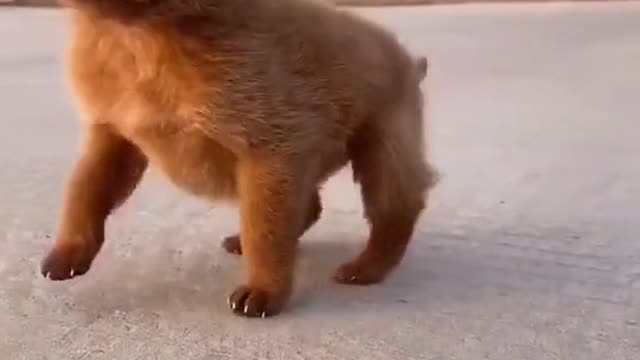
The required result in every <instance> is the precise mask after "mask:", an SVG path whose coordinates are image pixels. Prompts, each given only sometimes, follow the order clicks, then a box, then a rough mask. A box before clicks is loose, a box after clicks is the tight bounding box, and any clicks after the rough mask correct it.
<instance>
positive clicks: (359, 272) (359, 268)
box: [333, 260, 388, 285]
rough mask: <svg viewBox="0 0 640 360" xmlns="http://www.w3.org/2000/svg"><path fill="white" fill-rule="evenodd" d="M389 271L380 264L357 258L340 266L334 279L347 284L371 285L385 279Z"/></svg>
mask: <svg viewBox="0 0 640 360" xmlns="http://www.w3.org/2000/svg"><path fill="white" fill-rule="evenodd" d="M387 272H388V271H387V269H386V268H384V267H382V266H379V265H378V264H375V263H371V262H366V261H358V260H356V261H353V262H350V263H346V264H344V265H342V266H340V267H339V268H338V270H336V272H335V274H334V276H333V279H334V280H335V281H336V282H338V283H341V284H346V285H371V284H377V283H379V282H381V281H383V280H384V278H385V276H386V274H387Z"/></svg>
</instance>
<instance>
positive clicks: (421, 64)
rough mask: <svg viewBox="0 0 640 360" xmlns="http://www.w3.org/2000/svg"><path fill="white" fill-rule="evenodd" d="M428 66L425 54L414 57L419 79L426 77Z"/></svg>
mask: <svg viewBox="0 0 640 360" xmlns="http://www.w3.org/2000/svg"><path fill="white" fill-rule="evenodd" d="M428 68H429V62H428V61H427V57H426V56H419V57H418V58H417V59H416V73H417V74H418V79H419V81H422V80H424V78H425V77H427V69H428Z"/></svg>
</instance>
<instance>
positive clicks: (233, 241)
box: [222, 235, 242, 255]
mask: <svg viewBox="0 0 640 360" xmlns="http://www.w3.org/2000/svg"><path fill="white" fill-rule="evenodd" d="M222 247H223V248H224V249H225V250H227V252H228V253H231V254H235V255H242V246H241V245H240V235H232V236H228V237H226V238H224V240H223V241H222Z"/></svg>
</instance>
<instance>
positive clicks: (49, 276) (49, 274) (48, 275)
mask: <svg viewBox="0 0 640 360" xmlns="http://www.w3.org/2000/svg"><path fill="white" fill-rule="evenodd" d="M44 277H45V278H47V280H51V273H50V272H47V275H45V276H44Z"/></svg>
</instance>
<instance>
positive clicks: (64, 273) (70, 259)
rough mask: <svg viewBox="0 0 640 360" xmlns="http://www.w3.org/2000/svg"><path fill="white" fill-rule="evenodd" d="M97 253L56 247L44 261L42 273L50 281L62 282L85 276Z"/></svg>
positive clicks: (41, 266) (79, 248)
mask: <svg viewBox="0 0 640 360" xmlns="http://www.w3.org/2000/svg"><path fill="white" fill-rule="evenodd" d="M95 254H96V252H94V251H89V250H86V249H84V248H82V247H80V246H78V247H76V246H73V247H54V248H52V249H51V251H50V252H49V254H48V255H47V256H46V257H45V258H44V259H43V260H42V263H41V265H40V273H41V274H42V276H44V277H45V278H47V279H48V280H53V281H62V280H69V279H73V278H74V277H76V276H80V275H84V274H85V273H86V272H87V271H89V268H90V267H91V263H92V262H93V258H94V257H95Z"/></svg>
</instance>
